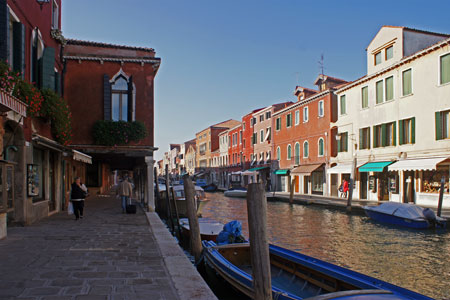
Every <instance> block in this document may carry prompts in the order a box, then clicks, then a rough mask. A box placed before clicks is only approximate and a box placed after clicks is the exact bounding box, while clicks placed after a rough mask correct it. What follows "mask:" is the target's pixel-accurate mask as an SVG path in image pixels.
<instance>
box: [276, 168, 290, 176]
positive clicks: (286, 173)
mask: <svg viewBox="0 0 450 300" xmlns="http://www.w3.org/2000/svg"><path fill="white" fill-rule="evenodd" d="M273 174H275V175H288V174H289V169H280V170H275V172H273Z"/></svg>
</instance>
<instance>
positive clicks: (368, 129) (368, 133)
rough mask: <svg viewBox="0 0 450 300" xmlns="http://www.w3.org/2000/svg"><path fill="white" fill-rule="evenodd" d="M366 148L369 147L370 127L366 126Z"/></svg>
mask: <svg viewBox="0 0 450 300" xmlns="http://www.w3.org/2000/svg"><path fill="white" fill-rule="evenodd" d="M367 149H370V127H367Z"/></svg>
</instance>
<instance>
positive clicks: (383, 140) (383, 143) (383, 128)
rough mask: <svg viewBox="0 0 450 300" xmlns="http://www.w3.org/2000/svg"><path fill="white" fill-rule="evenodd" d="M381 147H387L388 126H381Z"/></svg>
mask: <svg viewBox="0 0 450 300" xmlns="http://www.w3.org/2000/svg"><path fill="white" fill-rule="evenodd" d="M381 146H382V147H386V124H381Z"/></svg>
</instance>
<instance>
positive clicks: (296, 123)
mask: <svg viewBox="0 0 450 300" xmlns="http://www.w3.org/2000/svg"><path fill="white" fill-rule="evenodd" d="M299 123H300V111H299V110H296V111H295V125H298V124H299Z"/></svg>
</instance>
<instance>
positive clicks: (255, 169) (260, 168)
mask: <svg viewBox="0 0 450 300" xmlns="http://www.w3.org/2000/svg"><path fill="white" fill-rule="evenodd" d="M267 168H268V167H267V166H266V167H257V168H253V169H248V170H247V171H248V172H254V171H259V170H263V169H267Z"/></svg>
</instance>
